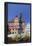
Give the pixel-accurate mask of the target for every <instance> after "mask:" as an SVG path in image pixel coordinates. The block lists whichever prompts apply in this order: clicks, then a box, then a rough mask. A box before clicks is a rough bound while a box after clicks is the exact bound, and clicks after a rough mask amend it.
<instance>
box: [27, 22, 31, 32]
mask: <svg viewBox="0 0 32 46" xmlns="http://www.w3.org/2000/svg"><path fill="white" fill-rule="evenodd" d="M26 31H27V32H30V23H27V25H26Z"/></svg>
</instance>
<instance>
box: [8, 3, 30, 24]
mask: <svg viewBox="0 0 32 46" xmlns="http://www.w3.org/2000/svg"><path fill="white" fill-rule="evenodd" d="M20 12H21V13H22V15H23V16H24V17H25V21H26V23H29V22H30V5H22V4H8V21H11V20H12V19H14V18H15V16H16V15H17V16H20V15H19V13H20Z"/></svg>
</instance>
